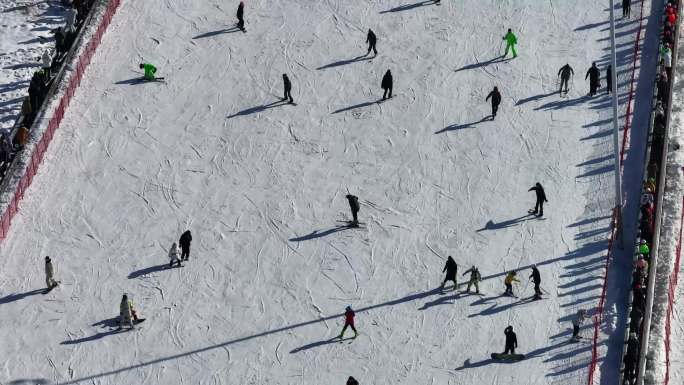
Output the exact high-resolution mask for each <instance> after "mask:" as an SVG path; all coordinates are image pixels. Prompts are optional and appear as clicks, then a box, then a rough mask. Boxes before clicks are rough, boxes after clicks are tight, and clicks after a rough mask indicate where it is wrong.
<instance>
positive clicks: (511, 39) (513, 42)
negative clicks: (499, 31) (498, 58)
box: [503, 28, 518, 59]
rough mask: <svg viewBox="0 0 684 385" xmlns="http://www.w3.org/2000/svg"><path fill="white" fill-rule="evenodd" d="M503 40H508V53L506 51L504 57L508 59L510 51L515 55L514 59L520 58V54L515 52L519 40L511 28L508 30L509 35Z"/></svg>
mask: <svg viewBox="0 0 684 385" xmlns="http://www.w3.org/2000/svg"><path fill="white" fill-rule="evenodd" d="M503 40H506V51H504V54H503V55H504V57H506V55H508V50H509V49H510V50H511V52H512V53H513V58H514V59H515V58H516V57H518V54H517V53H516V52H515V45H516V44H518V38H517V37H515V35H514V34H513V31H511V29H510V28H509V29H508V33H507V34H506V36H504V38H503Z"/></svg>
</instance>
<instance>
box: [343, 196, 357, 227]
mask: <svg viewBox="0 0 684 385" xmlns="http://www.w3.org/2000/svg"><path fill="white" fill-rule="evenodd" d="M345 198H347V201H348V202H349V208H350V209H351V212H352V217H353V218H354V219H353V220H352V221H351V226H352V227H359V217H358V215H359V209H360V207H359V198H358V197H357V196H356V195H351V194H347V195H346V196H345Z"/></svg>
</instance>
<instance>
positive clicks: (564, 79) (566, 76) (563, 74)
mask: <svg viewBox="0 0 684 385" xmlns="http://www.w3.org/2000/svg"><path fill="white" fill-rule="evenodd" d="M574 75H575V71H573V69H572V67H570V64H567V63H566V64H565V65H564V66H562V67H561V68H560V69H559V70H558V76H560V90H559V91H558V93H559V94H562V93H563V84H565V93H566V94H567V93H568V81H569V80H570V77H571V76H574Z"/></svg>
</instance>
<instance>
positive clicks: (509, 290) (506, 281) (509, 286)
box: [504, 270, 520, 297]
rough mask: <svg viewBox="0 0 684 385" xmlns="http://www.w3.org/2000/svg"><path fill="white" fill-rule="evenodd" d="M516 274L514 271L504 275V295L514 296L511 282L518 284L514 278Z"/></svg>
mask: <svg viewBox="0 0 684 385" xmlns="http://www.w3.org/2000/svg"><path fill="white" fill-rule="evenodd" d="M516 275H517V273H516V272H515V270H513V271H510V272H509V273H508V274H506V278H505V279H504V285H506V291H505V292H504V295H510V296H513V297H514V296H515V295H514V294H513V282H518V283H520V281H519V280H518V278H516Z"/></svg>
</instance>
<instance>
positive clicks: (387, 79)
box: [380, 70, 392, 100]
mask: <svg viewBox="0 0 684 385" xmlns="http://www.w3.org/2000/svg"><path fill="white" fill-rule="evenodd" d="M380 87H382V89H383V90H385V93H383V94H382V100H385V99H387V92H389V98H390V99H392V72H390V70H387V72H385V76H383V77H382V83H380Z"/></svg>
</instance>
